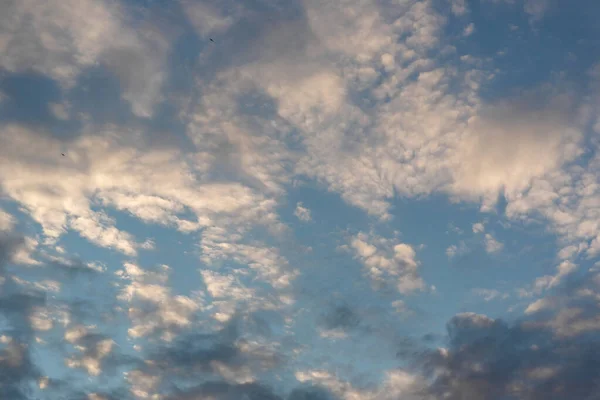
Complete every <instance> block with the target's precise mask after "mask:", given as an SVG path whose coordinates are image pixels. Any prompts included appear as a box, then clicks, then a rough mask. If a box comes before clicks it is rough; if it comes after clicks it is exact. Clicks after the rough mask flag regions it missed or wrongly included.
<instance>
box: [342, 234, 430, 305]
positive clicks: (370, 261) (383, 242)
mask: <svg viewBox="0 0 600 400" xmlns="http://www.w3.org/2000/svg"><path fill="white" fill-rule="evenodd" d="M350 248H351V249H352V251H353V252H354V253H355V255H356V257H357V258H358V259H359V260H360V261H361V263H362V264H363V265H364V267H365V272H366V274H367V275H368V276H369V277H370V278H371V280H372V281H373V282H374V283H375V284H378V283H380V284H384V282H386V281H388V280H390V279H392V280H393V282H394V284H395V286H396V289H397V290H398V291H399V292H400V293H411V292H413V291H415V290H421V289H423V288H424V286H425V284H424V282H423V280H422V279H421V278H420V277H419V275H418V273H417V268H418V265H419V264H418V262H417V261H416V252H415V251H414V249H413V248H412V246H410V245H408V244H406V243H399V242H397V241H395V240H393V239H385V238H383V237H380V236H376V235H372V234H371V235H369V234H366V233H363V232H360V233H358V234H357V235H355V236H354V237H352V238H351V239H350Z"/></svg>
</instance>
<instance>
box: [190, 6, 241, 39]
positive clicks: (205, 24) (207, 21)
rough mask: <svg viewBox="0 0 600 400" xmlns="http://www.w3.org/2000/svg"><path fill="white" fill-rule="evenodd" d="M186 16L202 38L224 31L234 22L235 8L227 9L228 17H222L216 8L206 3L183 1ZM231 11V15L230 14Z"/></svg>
mask: <svg viewBox="0 0 600 400" xmlns="http://www.w3.org/2000/svg"><path fill="white" fill-rule="evenodd" d="M181 3H182V5H183V8H184V10H185V12H186V15H187V17H188V19H189V20H190V22H191V23H192V25H193V26H194V28H195V29H196V31H197V32H198V33H199V34H200V35H202V36H203V37H207V36H208V35H210V34H211V33H215V34H219V33H222V32H224V31H226V30H227V29H228V28H229V27H230V26H231V25H232V24H233V23H234V22H235V20H236V17H235V11H237V10H236V9H235V8H233V7H232V8H229V10H228V11H229V12H230V14H229V15H223V14H222V13H221V12H220V11H219V10H218V9H217V8H216V7H213V6H212V5H210V4H208V3H203V2H197V1H189V0H185V1H182V2H181ZM232 11H233V14H234V15H232V14H231V12H232Z"/></svg>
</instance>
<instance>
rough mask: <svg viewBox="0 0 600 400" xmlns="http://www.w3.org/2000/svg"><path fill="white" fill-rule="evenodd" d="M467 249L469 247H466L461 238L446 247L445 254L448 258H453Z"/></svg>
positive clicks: (467, 250) (466, 251) (465, 252)
mask: <svg viewBox="0 0 600 400" xmlns="http://www.w3.org/2000/svg"><path fill="white" fill-rule="evenodd" d="M469 251H470V249H469V248H468V247H467V244H466V243H465V242H464V241H462V240H461V241H460V243H459V244H458V245H455V244H453V245H450V246H449V247H448V248H447V249H446V256H447V257H448V258H454V257H456V256H461V255H464V254H467V253H468V252H469Z"/></svg>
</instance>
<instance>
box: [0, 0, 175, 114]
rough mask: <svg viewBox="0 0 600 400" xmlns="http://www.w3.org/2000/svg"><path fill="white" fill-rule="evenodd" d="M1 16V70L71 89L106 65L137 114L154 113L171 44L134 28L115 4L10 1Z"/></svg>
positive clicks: (93, 0)
mask: <svg viewBox="0 0 600 400" xmlns="http://www.w3.org/2000/svg"><path fill="white" fill-rule="evenodd" d="M2 15H3V18H2V19H0V31H1V32H2V33H3V37H4V38H5V39H4V40H3V41H2V44H1V46H2V47H1V53H2V56H1V57H0V67H2V68H4V69H6V70H8V71H10V72H22V71H28V70H31V69H33V70H34V71H37V72H39V73H42V74H44V75H48V76H50V77H51V78H53V79H55V80H57V81H59V82H60V83H62V84H63V85H65V86H67V87H71V86H73V85H74V84H75V82H76V78H77V77H78V75H79V74H81V72H82V71H84V70H85V69H86V68H91V67H93V66H94V65H95V64H96V63H102V64H104V65H105V66H107V67H109V68H111V69H112V70H113V71H114V73H115V74H116V75H117V76H118V77H119V79H120V82H121V86H122V88H123V93H122V95H123V98H124V99H126V100H128V101H129V102H130V103H131V106H132V111H133V112H134V114H136V115H138V116H141V117H148V116H150V115H151V114H152V108H153V106H154V104H155V103H156V101H157V100H158V96H159V94H160V89H161V86H162V83H163V81H164V74H165V72H164V68H165V67H164V57H165V56H166V50H167V46H166V45H167V43H166V42H165V40H164V39H163V38H162V37H161V34H159V33H158V32H156V31H152V30H149V29H148V27H146V26H143V25H140V26H139V29H137V30H134V29H131V28H130V26H129V24H128V22H130V21H129V18H128V17H127V15H126V10H124V9H123V8H122V7H120V6H119V5H118V4H117V3H109V2H104V1H102V0H84V1H66V2H65V1H50V2H46V3H44V4H43V5H39V4H37V3H36V2H34V1H29V0H26V1H12V0H10V1H8V2H4V3H3V5H2ZM92 15H93V16H94V17H92ZM57 115H58V116H59V117H60V116H62V115H63V113H62V112H59V114H57Z"/></svg>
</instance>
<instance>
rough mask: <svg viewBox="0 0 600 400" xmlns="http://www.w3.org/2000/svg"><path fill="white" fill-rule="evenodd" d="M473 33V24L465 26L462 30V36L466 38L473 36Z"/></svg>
mask: <svg viewBox="0 0 600 400" xmlns="http://www.w3.org/2000/svg"><path fill="white" fill-rule="evenodd" d="M473 32H475V24H473V23H472V22H471V23H470V24H469V25H467V26H466V27H465V29H464V30H463V36H465V37H468V36H471V35H472V34H473Z"/></svg>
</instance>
